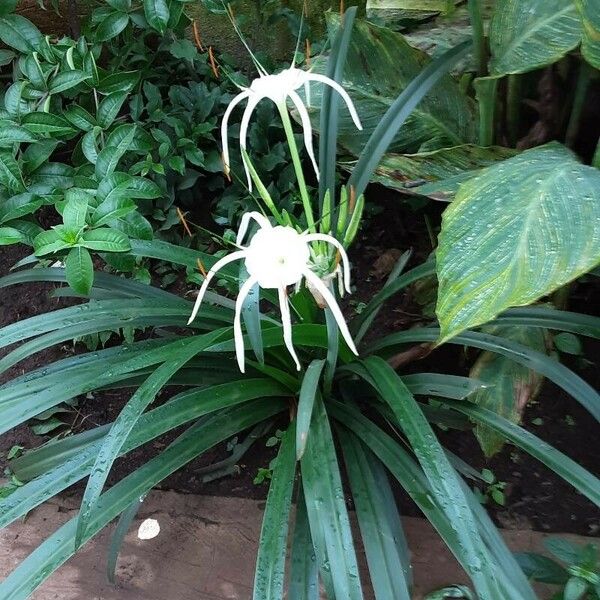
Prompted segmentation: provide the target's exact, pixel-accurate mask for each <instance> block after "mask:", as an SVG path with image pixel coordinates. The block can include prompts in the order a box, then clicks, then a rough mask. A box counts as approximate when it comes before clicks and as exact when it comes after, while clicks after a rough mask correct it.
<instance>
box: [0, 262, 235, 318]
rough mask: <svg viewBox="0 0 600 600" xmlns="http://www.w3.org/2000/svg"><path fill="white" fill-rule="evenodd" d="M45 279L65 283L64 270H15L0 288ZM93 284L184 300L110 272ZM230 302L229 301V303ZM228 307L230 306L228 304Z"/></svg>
mask: <svg viewBox="0 0 600 600" xmlns="http://www.w3.org/2000/svg"><path fill="white" fill-rule="evenodd" d="M37 281H45V282H50V283H67V278H66V276H65V270H64V269H60V268H58V267H48V268H44V269H28V270H26V271H17V272H15V273H10V274H9V275H5V276H4V277H2V278H0V288H3V287H8V286H10V285H16V284H18V283H30V282H37ZM94 286H95V287H97V288H102V289H107V290H112V291H114V292H117V293H119V295H121V296H131V297H134V298H151V297H154V298H161V299H164V300H165V301H166V302H175V303H178V304H182V303H185V300H183V299H182V298H180V297H179V296H176V295H175V294H172V293H171V292H167V291H165V290H161V289H160V288H157V287H154V286H152V285H145V284H143V283H140V282H139V281H135V280H133V279H125V278H123V277H117V276H116V275H111V274H110V273H102V272H98V273H94ZM230 304H231V303H230ZM229 308H231V306H230V305H229Z"/></svg>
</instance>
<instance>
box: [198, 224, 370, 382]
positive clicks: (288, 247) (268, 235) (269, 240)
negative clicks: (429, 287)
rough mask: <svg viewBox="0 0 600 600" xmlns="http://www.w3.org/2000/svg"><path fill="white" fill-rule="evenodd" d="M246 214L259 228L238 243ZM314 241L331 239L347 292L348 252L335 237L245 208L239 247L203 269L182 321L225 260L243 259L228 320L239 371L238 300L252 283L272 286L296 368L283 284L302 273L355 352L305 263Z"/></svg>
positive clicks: (340, 318)
mask: <svg viewBox="0 0 600 600" xmlns="http://www.w3.org/2000/svg"><path fill="white" fill-rule="evenodd" d="M250 219H254V220H255V221H256V222H257V223H258V225H259V229H258V231H257V232H256V233H255V234H254V235H253V236H252V239H251V240H250V243H249V244H248V245H247V246H242V245H241V243H242V242H243V240H244V237H245V236H246V232H247V230H248V225H249V223H250ZM317 241H322V242H327V243H329V244H332V245H333V246H335V247H336V249H337V250H338V251H339V253H340V256H341V261H342V265H343V282H344V287H345V289H346V291H348V292H350V265H349V262H348V256H347V255H346V252H345V250H344V248H343V246H342V244H340V242H339V241H338V240H336V239H335V238H334V237H332V236H330V235H326V234H323V233H298V232H297V231H296V230H295V229H294V228H293V227H283V226H281V225H277V226H275V227H273V226H272V225H271V223H270V222H269V221H268V219H267V218H266V217H264V216H263V215H261V214H260V213H257V212H249V213H246V214H245V215H244V216H243V218H242V221H241V224H240V229H239V231H238V235H237V245H238V246H239V247H240V248H241V250H237V251H236V252H232V253H231V254H229V255H228V256H225V257H223V258H221V259H220V260H218V261H217V262H216V263H215V264H214V265H213V266H212V267H211V269H210V270H209V271H208V273H207V274H206V278H205V280H204V282H203V283H202V286H201V288H200V291H199V292H198V298H197V299H196V303H195V304H194V309H193V311H192V315H191V317H190V319H189V321H188V324H189V323H191V322H192V321H193V320H194V319H195V318H196V315H197V314H198V310H199V309H200V305H201V304H202V299H203V297H204V294H205V293H206V290H207V289H208V286H209V284H210V282H211V280H212V279H213V277H214V276H215V275H216V273H217V272H218V271H219V270H220V269H222V268H223V267H224V266H225V265H227V264H229V263H230V262H233V261H235V260H239V259H243V260H244V262H245V266H246V270H247V271H248V279H247V280H246V281H245V282H244V284H243V285H242V287H241V288H240V291H239V294H238V297H237V299H236V302H235V317H234V321H233V332H234V339H235V353H236V358H237V362H238V365H239V367H240V371H242V373H243V372H244V338H243V335H242V322H241V317H242V306H243V304H244V300H245V299H246V296H247V295H248V293H249V292H250V290H251V289H252V287H253V286H254V285H256V284H258V285H259V286H260V287H261V288H264V289H276V290H277V292H278V297H279V308H280V310H281V321H282V324H283V340H284V342H285V345H286V347H287V349H288V351H289V353H290V354H291V356H292V358H293V359H294V362H295V363H296V368H297V369H298V370H300V361H299V360H298V356H297V355H296V351H295V350H294V346H293V343H292V319H291V315H290V307H289V304H288V291H287V290H288V287H289V286H292V285H293V286H298V285H299V284H300V283H301V282H302V280H303V279H304V280H305V281H306V282H307V284H308V285H309V286H310V287H311V288H312V289H314V290H316V291H317V292H318V293H319V294H320V295H321V297H322V298H323V300H324V302H325V304H326V305H327V306H328V307H329V309H330V310H331V313H332V314H333V316H334V317H335V320H336V322H337V324H338V327H339V328H340V332H341V333H342V336H343V338H344V340H346V343H347V344H348V347H349V348H350V349H351V350H352V352H354V353H355V354H358V352H357V350H356V347H355V345H354V342H353V341H352V337H351V336H350V332H349V331H348V326H347V325H346V321H345V320H344V316H343V315H342V311H341V310H340V307H339V306H338V304H337V302H336V299H335V296H334V295H333V294H332V293H331V292H330V290H329V288H328V287H327V285H326V284H325V283H323V281H322V280H321V279H320V278H319V277H318V276H317V275H316V274H315V273H314V272H313V271H312V269H311V266H310V257H311V254H310V243H311V242H317Z"/></svg>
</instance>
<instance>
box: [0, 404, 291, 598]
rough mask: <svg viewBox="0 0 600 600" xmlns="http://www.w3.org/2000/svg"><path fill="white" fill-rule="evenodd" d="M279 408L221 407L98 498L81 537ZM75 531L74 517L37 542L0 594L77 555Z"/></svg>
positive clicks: (33, 584) (28, 584)
mask: <svg viewBox="0 0 600 600" xmlns="http://www.w3.org/2000/svg"><path fill="white" fill-rule="evenodd" d="M280 409H281V405H279V404H273V403H265V402H264V401H262V400H259V401H256V402H254V404H253V405H252V406H244V407H242V408H239V407H238V408H233V409H230V410H226V411H222V412H220V413H218V414H217V415H215V416H214V417H211V418H209V419H206V420H203V421H202V422H201V423H199V424H198V425H196V426H193V427H190V428H189V429H188V430H187V431H186V432H185V433H184V434H183V435H182V436H180V437H179V438H178V439H177V440H176V441H175V442H173V443H172V444H171V445H170V446H169V447H168V448H167V449H166V450H165V451H163V452H162V453H161V454H160V455H159V456H157V457H156V458H154V459H152V460H150V461H148V462H147V463H146V464H145V465H144V466H143V467H141V468H139V469H138V470H137V471H135V472H134V473H132V474H131V475H128V476H127V477H126V478H125V479H123V480H121V481H119V483H117V484H116V485H115V486H113V487H112V488H110V489H109V490H108V491H107V492H105V493H104V494H103V495H102V496H101V497H100V500H99V502H98V505H97V507H96V510H95V511H94V514H93V515H92V516H91V520H90V524H89V527H88V530H87V533H86V537H85V539H84V540H83V541H87V540H88V539H90V538H91V537H93V536H94V535H96V534H97V533H98V532H99V531H100V530H101V529H102V528H103V527H104V526H105V525H107V524H108V523H110V521H112V520H113V519H114V518H115V517H116V516H118V515H119V514H120V513H122V512H123V511H124V510H125V509H126V508H127V507H128V506H129V505H130V504H131V502H133V500H134V499H135V498H139V497H140V496H142V495H143V494H145V493H146V492H148V491H149V490H150V489H151V488H152V487H153V486H155V485H156V484H157V483H158V482H160V481H162V480H163V479H164V478H165V477H167V476H168V475H170V474H171V473H173V472H174V471H176V470H177V469H179V468H181V467H182V466H183V465H185V464H187V463H188V462H189V461H190V460H193V459H194V458H196V457H197V456H199V455H200V454H202V453H203V452H205V451H206V450H208V449H209V448H211V447H212V446H214V445H215V444H218V443H219V442H221V441H223V440H226V439H228V438H230V437H231V436H233V435H235V434H236V433H237V432H239V431H242V430H244V429H246V428H247V427H251V426H252V425H254V424H256V423H258V422H260V421H262V420H264V419H268V418H269V417H271V416H272V415H274V414H276V413H277V412H279V410H280ZM76 530H77V518H74V519H71V520H70V521H69V522H67V523H66V524H65V525H63V526H62V527H60V528H59V529H58V530H57V531H56V532H55V533H54V534H52V535H51V536H50V537H49V538H48V539H46V540H45V541H44V542H43V543H42V544H41V545H40V546H38V547H37V548H36V550H34V551H33V552H32V553H31V554H30V555H29V556H28V557H27V558H26V559H25V560H24V561H23V562H21V564H20V565H19V566H18V567H17V568H16V569H15V570H14V571H13V572H12V573H10V575H9V576H8V577H7V578H6V579H4V581H2V583H0V597H2V598H3V599H5V600H25V599H26V598H28V597H29V596H30V594H31V593H32V592H33V591H34V590H35V589H36V588H37V587H38V586H39V585H40V584H41V583H43V582H44V580H45V579H47V578H48V577H49V576H50V575H51V574H52V573H53V572H54V571H55V570H56V569H57V568H58V567H60V565H62V564H63V563H64V562H65V561H67V560H68V559H69V558H70V557H71V556H72V555H73V554H74V552H75V543H74V542H75V533H76Z"/></svg>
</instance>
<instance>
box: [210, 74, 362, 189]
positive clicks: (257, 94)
mask: <svg viewBox="0 0 600 600" xmlns="http://www.w3.org/2000/svg"><path fill="white" fill-rule="evenodd" d="M260 72H261V75H260V77H258V78H257V79H255V80H254V81H253V82H252V83H251V84H250V87H249V88H245V89H243V90H242V92H240V93H239V94H238V95H237V96H235V98H234V99H233V100H232V101H231V102H230V103H229V106H228V107H227V110H226V111H225V115H224V116H223V121H222V123H221V141H222V144H223V163H224V166H225V172H226V173H229V144H228V142H227V125H228V121H229V117H230V116H231V112H232V111H233V109H234V108H235V107H236V106H237V105H238V104H239V103H240V102H241V101H242V100H245V99H247V100H248V104H247V105H246V108H245V109H244V114H243V116H242V124H241V127H240V146H241V147H242V148H243V149H244V150H245V149H246V138H247V136H248V126H249V124H250V117H251V116H252V112H253V111H254V109H255V108H256V105H257V104H258V103H259V102H260V101H261V100H263V99H264V98H270V99H271V100H272V101H273V102H274V103H275V104H276V105H277V107H278V108H280V109H283V110H287V105H286V102H287V99H288V98H289V99H290V100H291V101H292V103H293V104H294V106H295V107H296V110H297V111H298V114H299V115H300V120H301V121H302V129H303V131H304V145H305V146H306V151H307V152H308V155H309V156H310V159H311V161H312V164H313V167H314V169H315V173H316V175H317V179H318V178H319V168H318V166H317V161H316V159H315V152H314V149H313V142H312V125H311V122H310V117H309V116H308V110H307V109H306V106H304V103H303V102H302V98H300V96H299V95H298V93H297V92H296V90H298V89H299V88H301V87H302V86H303V85H304V86H308V83H309V82H310V81H317V82H320V83H324V84H325V85H329V86H330V87H332V88H333V89H334V90H335V91H336V92H338V93H339V94H340V96H342V98H343V99H344V101H345V102H346V106H347V107H348V110H349V111H350V115H351V116H352V120H353V121H354V124H355V125H356V127H358V129H361V130H362V125H361V123H360V119H359V118H358V114H357V112H356V109H355V108H354V104H353V103H352V99H351V98H350V96H349V95H348V93H347V92H346V90H345V89H344V88H343V87H342V86H341V85H340V84H339V83H337V81H334V80H333V79H330V78H329V77H326V76H325V75H320V74H318V73H311V72H310V71H303V70H302V69H297V68H296V67H294V66H292V67H290V68H289V69H285V70H283V71H281V73H277V74H275V75H269V74H268V73H266V72H265V71H264V70H262V69H261V70H260ZM242 158H243V157H242ZM243 161H244V169H245V171H246V177H247V179H248V187H249V189H250V190H251V189H252V179H251V178H250V172H249V169H248V165H247V164H246V160H245V158H243Z"/></svg>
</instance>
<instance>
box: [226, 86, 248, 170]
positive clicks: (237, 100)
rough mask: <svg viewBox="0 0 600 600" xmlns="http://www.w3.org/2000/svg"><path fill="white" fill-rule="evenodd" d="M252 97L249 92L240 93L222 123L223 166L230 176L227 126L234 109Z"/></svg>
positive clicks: (230, 104) (229, 106)
mask: <svg viewBox="0 0 600 600" xmlns="http://www.w3.org/2000/svg"><path fill="white" fill-rule="evenodd" d="M249 96H250V91H249V90H244V91H243V92H241V93H239V94H238V95H237V96H236V97H235V98H234V99H233V100H232V101H231V102H230V103H229V105H228V106H227V109H226V110H225V114H224V115H223V120H222V121H221V144H222V146H223V166H224V167H225V174H226V175H227V174H229V142H228V141H227V125H228V123H229V117H230V116H231V113H232V111H233V109H234V108H235V107H236V106H237V105H238V104H239V103H240V102H241V101H242V100H244V99H245V98H248V97H249Z"/></svg>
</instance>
